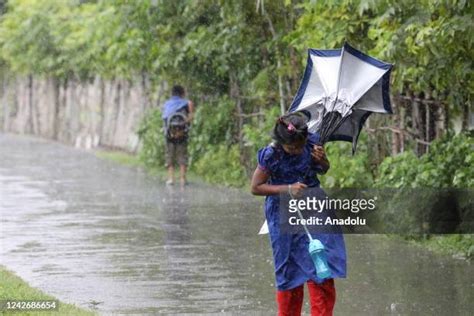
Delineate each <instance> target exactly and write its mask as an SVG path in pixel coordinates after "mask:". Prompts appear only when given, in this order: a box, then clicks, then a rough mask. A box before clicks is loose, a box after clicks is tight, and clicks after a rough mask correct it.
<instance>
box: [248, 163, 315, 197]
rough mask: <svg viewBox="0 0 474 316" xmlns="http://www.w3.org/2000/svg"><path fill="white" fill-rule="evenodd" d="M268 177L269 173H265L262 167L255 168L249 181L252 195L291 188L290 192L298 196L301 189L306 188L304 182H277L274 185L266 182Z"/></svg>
mask: <svg viewBox="0 0 474 316" xmlns="http://www.w3.org/2000/svg"><path fill="white" fill-rule="evenodd" d="M269 178H270V175H269V174H267V173H265V172H264V171H263V170H262V169H260V168H258V167H257V168H256V169H255V171H254V173H253V176H252V182H251V185H250V186H251V191H252V194H253V195H277V194H280V193H285V192H288V190H289V189H290V190H291V193H292V194H293V195H294V196H298V195H299V194H300V193H301V191H302V190H303V189H304V188H306V185H305V184H304V183H299V182H298V183H293V184H291V185H287V184H279V185H274V184H268V183H267V182H268V179H269Z"/></svg>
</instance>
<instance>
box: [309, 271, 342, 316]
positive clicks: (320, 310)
mask: <svg viewBox="0 0 474 316" xmlns="http://www.w3.org/2000/svg"><path fill="white" fill-rule="evenodd" d="M308 290H309V301H310V304H311V316H332V313H333V309H334V304H335V303H336V288H335V287H334V279H328V280H326V281H324V282H323V283H322V284H317V283H316V282H314V281H311V280H310V281H308Z"/></svg>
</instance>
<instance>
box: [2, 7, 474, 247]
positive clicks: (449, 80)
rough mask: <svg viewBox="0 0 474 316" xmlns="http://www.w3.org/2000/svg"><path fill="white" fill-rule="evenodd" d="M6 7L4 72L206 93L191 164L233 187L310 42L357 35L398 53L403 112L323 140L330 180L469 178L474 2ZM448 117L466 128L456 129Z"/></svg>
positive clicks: (152, 145) (381, 182) (150, 138)
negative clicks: (351, 134)
mask: <svg viewBox="0 0 474 316" xmlns="http://www.w3.org/2000/svg"><path fill="white" fill-rule="evenodd" d="M0 11H1V12H2V18H1V21H0V48H1V49H0V59H1V63H2V65H3V69H6V70H5V71H6V72H8V73H13V74H21V75H31V76H38V77H52V78H54V79H55V80H56V82H57V83H58V84H60V83H64V82H67V81H72V80H76V81H86V80H91V79H93V78H94V77H97V76H100V77H102V78H105V79H109V80H113V79H114V78H126V79H128V80H130V81H131V82H137V84H141V83H142V82H143V81H147V82H149V83H150V84H149V86H150V91H148V92H149V95H150V96H151V97H150V99H151V100H152V101H154V99H153V97H152V96H153V95H156V92H157V91H158V89H159V87H160V83H162V82H168V83H170V84H173V83H181V84H183V85H184V86H186V87H187V89H188V91H189V97H190V98H191V99H192V100H194V101H195V103H196V105H197V113H196V116H195V120H194V124H193V128H192V130H191V137H190V140H191V141H190V146H189V152H190V160H191V161H190V163H191V165H190V167H191V170H193V171H194V172H195V173H196V174H197V175H198V176H200V177H203V178H204V179H206V180H207V181H209V182H215V183H220V184H225V185H233V186H244V185H246V184H247V183H248V178H249V177H250V175H251V173H252V171H253V169H254V168H255V164H256V158H255V156H256V151H257V149H258V148H260V147H262V146H264V145H266V144H268V142H269V141H270V137H269V132H270V130H271V127H272V125H273V123H274V121H275V117H276V116H278V115H279V114H280V113H281V112H283V111H284V110H285V109H286V108H288V106H289V104H290V103H291V100H292V98H293V96H294V94H295V92H296V90H297V88H298V85H299V81H300V78H301V76H302V72H303V69H304V68H303V67H304V61H305V59H306V49H307V48H310V47H314V48H339V47H341V46H342V44H343V43H344V41H348V42H349V43H351V44H352V45H354V46H356V47H357V48H359V49H361V50H363V51H365V52H368V53H369V54H370V55H372V56H374V57H376V58H380V59H382V60H386V61H390V62H393V63H394V64H395V68H394V70H393V73H392V82H391V87H392V95H393V96H394V98H393V99H394V107H395V115H393V116H392V117H391V118H385V117H384V118H377V117H371V118H370V119H369V123H370V128H371V132H370V133H369V130H368V129H366V131H364V132H363V135H362V136H361V138H362V139H361V141H360V143H359V148H358V153H357V154H356V155H355V156H351V155H350V148H349V146H348V145H349V144H344V143H332V144H328V145H327V152H328V155H329V158H330V160H331V163H332V168H331V170H330V171H329V173H328V174H327V175H325V176H324V177H322V183H323V185H324V186H325V187H327V188H344V187H359V188H361V187H371V186H376V187H385V186H388V187H395V188H404V187H418V188H419V187H430V188H436V187H441V188H446V187H456V188H472V186H473V181H474V180H473V170H472V168H471V167H470V166H471V165H472V162H473V154H472V152H473V150H472V147H473V143H472V135H470V134H469V131H468V125H469V124H468V122H469V112H470V111H472V110H471V109H470V107H471V105H472V100H473V98H472V96H473V94H474V81H473V80H472V73H473V72H472V62H473V58H472V52H473V43H474V38H473V37H472V34H473V32H474V22H473V21H474V18H473V3H472V2H469V1H463V0H434V1H433V0H421V1H408V0H401V1H400V0H397V1H395V0H381V1H370V0H340V1H329V0H321V1H313V0H308V1H299V0H277V1H263V0H261V1H256V0H246V1H217V0H205V1H186V0H181V1H159V0H144V1H126V0H97V1H79V0H69V1H49V0H10V1H8V4H7V6H6V7H1V10H0ZM147 114H148V115H147V116H146V117H145V118H144V119H143V122H142V124H141V126H140V127H139V130H138V134H139V135H140V138H141V141H142V147H141V148H142V149H141V152H140V160H141V161H142V162H143V163H144V164H145V165H146V166H148V167H150V168H154V169H159V168H162V167H161V166H163V164H164V163H163V159H164V154H163V149H164V144H163V137H162V131H161V128H162V120H161V118H160V113H159V110H154V111H151V112H150V113H147ZM54 115H56V114H54ZM453 117H459V118H460V124H459V125H460V126H458V128H457V129H461V132H462V135H459V136H454V130H455V128H454V126H453V120H452V118H453ZM381 128H382V129H381ZM383 128H385V129H383ZM443 135H444V137H443ZM433 141H434V142H433ZM430 143H431V145H427V144H430ZM423 154H424V155H423ZM127 161H128V160H127ZM131 161H133V163H132V164H136V162H135V161H134V160H131ZM471 241H472V239H471Z"/></svg>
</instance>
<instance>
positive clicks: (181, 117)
mask: <svg viewBox="0 0 474 316" xmlns="http://www.w3.org/2000/svg"><path fill="white" fill-rule="evenodd" d="M188 131H189V124H188V122H187V115H186V113H185V112H183V111H178V112H175V113H173V114H171V115H170V116H169V117H168V119H167V120H166V124H165V134H166V138H167V139H168V140H170V141H172V142H182V141H184V140H186V139H187V137H188Z"/></svg>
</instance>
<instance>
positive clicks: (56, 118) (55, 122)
mask: <svg viewBox="0 0 474 316" xmlns="http://www.w3.org/2000/svg"><path fill="white" fill-rule="evenodd" d="M52 80H53V95H54V101H53V102H54V104H53V107H54V108H53V139H54V140H59V110H60V106H61V102H60V101H59V89H60V85H61V83H60V82H59V79H58V78H53V79H52Z"/></svg>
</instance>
